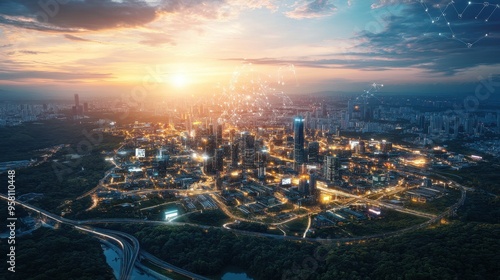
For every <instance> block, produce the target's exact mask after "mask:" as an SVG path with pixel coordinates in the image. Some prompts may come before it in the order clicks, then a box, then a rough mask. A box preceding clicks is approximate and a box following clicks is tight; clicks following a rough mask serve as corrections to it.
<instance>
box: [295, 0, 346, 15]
mask: <svg viewBox="0 0 500 280" xmlns="http://www.w3.org/2000/svg"><path fill="white" fill-rule="evenodd" d="M336 11H337V7H336V6H335V5H334V4H333V3H331V1H330V0H313V1H311V2H306V3H303V4H297V6H296V7H295V9H294V10H293V11H290V12H286V13H285V15H286V16H287V17H289V18H294V19H304V18H319V17H325V16H329V15H332V14H334V13H335V12H336Z"/></svg>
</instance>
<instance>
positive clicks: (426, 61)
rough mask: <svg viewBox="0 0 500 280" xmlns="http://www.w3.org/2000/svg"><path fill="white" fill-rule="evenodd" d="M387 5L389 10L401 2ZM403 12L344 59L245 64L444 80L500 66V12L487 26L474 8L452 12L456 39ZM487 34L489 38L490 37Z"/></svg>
mask: <svg viewBox="0 0 500 280" xmlns="http://www.w3.org/2000/svg"><path fill="white" fill-rule="evenodd" d="M382 2H383V4H384V5H388V4H395V3H397V1H382ZM402 7H403V9H402V10H401V12H400V14H399V15H398V16H395V15H393V14H388V15H387V16H386V17H384V18H383V25H384V28H383V30H381V32H378V33H372V32H369V31H366V30H364V31H361V32H359V33H358V34H357V35H356V37H355V38H354V39H355V41H357V42H361V43H353V44H352V45H351V46H350V47H347V48H344V50H343V52H342V53H341V54H339V53H338V52H337V53H332V54H324V55H322V56H316V59H311V58H307V59H306V58H305V59H293V60H282V59H279V58H276V59H274V58H258V59H246V60H245V61H246V62H251V63H255V64H275V65H276V64H294V65H296V66H305V67H312V68H351V69H360V70H367V71H383V70H388V69H395V68H396V69H397V68H401V69H405V68H417V69H423V70H424V71H426V72H429V73H435V74H439V75H444V76H451V75H454V74H456V73H459V72H462V71H465V70H468V69H471V68H474V67H478V66H483V65H485V66H488V65H498V64H500V55H498V53H499V46H500V34H496V33H495V31H496V30H500V9H499V10H498V13H497V14H493V15H492V16H491V17H490V18H489V20H488V22H485V20H484V18H483V19H479V20H475V19H474V15H476V14H477V12H478V11H475V10H474V8H470V9H468V10H469V12H470V13H468V14H467V15H464V16H467V17H464V18H463V19H461V20H459V19H458V16H457V15H456V14H455V15H454V16H453V14H452V13H451V12H450V13H449V14H448V16H447V18H448V20H449V22H450V23H451V25H452V28H453V31H454V34H455V38H452V34H451V32H450V29H449V28H448V26H447V25H446V24H445V22H444V21H443V20H442V19H441V21H440V22H436V23H434V24H433V23H432V22H431V20H430V19H429V16H428V15H427V14H426V13H425V11H424V10H423V9H422V7H421V6H420V5H419V4H416V3H413V4H409V5H404V6H402ZM471 15H472V16H471ZM487 15H489V14H486V16H487ZM440 33H441V35H440ZM485 34H488V36H487V37H485ZM478 40H479V41H478ZM476 41H477V42H476ZM474 42H476V43H475V44H473V45H472V46H471V47H468V45H467V43H474ZM230 60H242V59H238V58H234V59H230ZM242 61H243V60H242Z"/></svg>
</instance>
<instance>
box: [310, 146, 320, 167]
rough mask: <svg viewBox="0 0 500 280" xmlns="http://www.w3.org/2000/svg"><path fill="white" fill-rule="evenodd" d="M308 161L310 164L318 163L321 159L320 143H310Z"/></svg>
mask: <svg viewBox="0 0 500 280" xmlns="http://www.w3.org/2000/svg"><path fill="white" fill-rule="evenodd" d="M308 152H309V156H308V161H309V162H313V163H314V162H318V159H319V143H318V142H310V143H309V145H308Z"/></svg>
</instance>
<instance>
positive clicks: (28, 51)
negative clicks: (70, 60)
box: [7, 50, 47, 55]
mask: <svg viewBox="0 0 500 280" xmlns="http://www.w3.org/2000/svg"><path fill="white" fill-rule="evenodd" d="M16 53H22V54H34V55H36V54H41V53H47V52H38V51H30V50H20V51H11V52H8V53H7V54H8V55H14V54H16Z"/></svg>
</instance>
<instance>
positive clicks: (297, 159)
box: [293, 116, 304, 169]
mask: <svg viewBox="0 0 500 280" xmlns="http://www.w3.org/2000/svg"><path fill="white" fill-rule="evenodd" d="M293 160H294V163H295V164H294V165H295V169H297V168H298V167H299V166H300V165H301V164H303V163H304V118H303V117H301V116H297V117H295V119H294V121H293Z"/></svg>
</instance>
